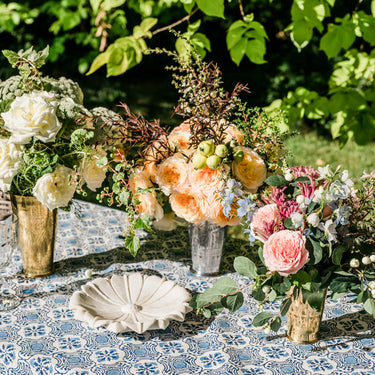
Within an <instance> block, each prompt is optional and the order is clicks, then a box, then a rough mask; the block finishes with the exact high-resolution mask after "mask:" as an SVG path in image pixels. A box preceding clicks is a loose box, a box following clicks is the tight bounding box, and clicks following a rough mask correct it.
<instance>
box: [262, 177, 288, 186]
mask: <svg viewBox="0 0 375 375" xmlns="http://www.w3.org/2000/svg"><path fill="white" fill-rule="evenodd" d="M265 182H266V184H268V185H270V186H278V187H283V186H285V185H286V179H285V177H284V176H283V175H282V174H274V175H272V176H269V177H268V178H267V179H266V180H265Z"/></svg>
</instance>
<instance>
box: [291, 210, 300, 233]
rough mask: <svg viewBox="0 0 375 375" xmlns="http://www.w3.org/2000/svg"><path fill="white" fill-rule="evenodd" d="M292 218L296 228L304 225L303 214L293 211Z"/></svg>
mask: <svg viewBox="0 0 375 375" xmlns="http://www.w3.org/2000/svg"><path fill="white" fill-rule="evenodd" d="M290 220H292V224H293V226H294V228H296V229H298V228H301V227H302V225H303V215H302V214H301V213H299V212H293V213H292V214H291V215H290Z"/></svg>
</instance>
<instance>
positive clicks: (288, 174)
mask: <svg viewBox="0 0 375 375" xmlns="http://www.w3.org/2000/svg"><path fill="white" fill-rule="evenodd" d="M284 178H285V179H286V180H287V181H293V178H294V176H293V174H292V171H291V170H290V169H288V170H287V171H286V172H285V174H284Z"/></svg>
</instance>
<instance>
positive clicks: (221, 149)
mask: <svg viewBox="0 0 375 375" xmlns="http://www.w3.org/2000/svg"><path fill="white" fill-rule="evenodd" d="M215 155H217V156H219V157H220V158H225V157H226V156H227V155H228V147H227V146H225V145H218V146H216V148H215Z"/></svg>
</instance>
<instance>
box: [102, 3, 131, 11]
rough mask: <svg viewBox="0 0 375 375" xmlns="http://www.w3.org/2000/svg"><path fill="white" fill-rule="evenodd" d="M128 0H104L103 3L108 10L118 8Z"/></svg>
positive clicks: (103, 6)
mask: <svg viewBox="0 0 375 375" xmlns="http://www.w3.org/2000/svg"><path fill="white" fill-rule="evenodd" d="M125 1H126V0H104V1H103V3H102V8H103V9H104V10H106V11H109V10H111V9H113V8H117V7H119V6H121V5H123V4H125Z"/></svg>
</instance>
